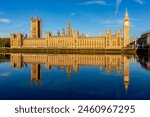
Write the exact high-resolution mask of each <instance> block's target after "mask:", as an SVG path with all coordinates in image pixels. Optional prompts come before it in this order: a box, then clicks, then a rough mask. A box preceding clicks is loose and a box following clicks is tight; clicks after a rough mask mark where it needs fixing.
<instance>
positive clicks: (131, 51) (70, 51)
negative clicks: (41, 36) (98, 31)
mask: <svg viewBox="0 0 150 117" xmlns="http://www.w3.org/2000/svg"><path fill="white" fill-rule="evenodd" d="M136 52H137V50H136V49H130V48H123V49H58V48H57V49H56V48H55V49H49V48H48V49H47V48H20V49H11V48H0V53H55V54H136Z"/></svg>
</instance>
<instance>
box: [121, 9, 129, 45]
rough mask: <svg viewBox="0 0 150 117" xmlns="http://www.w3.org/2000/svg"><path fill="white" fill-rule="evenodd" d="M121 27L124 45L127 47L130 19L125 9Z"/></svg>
mask: <svg viewBox="0 0 150 117" xmlns="http://www.w3.org/2000/svg"><path fill="white" fill-rule="evenodd" d="M123 28H124V47H127V45H128V44H129V43H130V19H129V15H128V10H127V9H126V14H125V18H124V21H123Z"/></svg>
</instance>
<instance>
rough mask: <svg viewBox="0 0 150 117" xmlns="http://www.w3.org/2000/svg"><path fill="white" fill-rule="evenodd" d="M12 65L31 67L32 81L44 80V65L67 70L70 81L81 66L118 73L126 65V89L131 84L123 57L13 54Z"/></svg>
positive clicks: (127, 67)
mask: <svg viewBox="0 0 150 117" xmlns="http://www.w3.org/2000/svg"><path fill="white" fill-rule="evenodd" d="M10 64H11V67H12V68H15V67H16V68H22V67H23V66H24V64H30V65H31V80H32V81H39V80H42V64H45V67H46V68H47V69H48V70H50V69H51V67H52V66H56V67H58V68H62V72H63V71H64V70H65V71H66V73H67V75H68V79H70V77H71V73H72V71H73V70H74V72H78V71H79V67H80V66H87V65H88V66H99V68H100V71H101V70H102V68H103V67H105V70H106V72H107V73H110V72H111V70H112V69H115V70H116V72H117V73H121V72H122V65H124V69H123V70H124V84H125V89H126V90H127V89H128V85H129V82H130V73H129V59H128V58H127V57H126V56H122V55H73V54H66V55H47V54H32V55H31V54H11V58H10Z"/></svg>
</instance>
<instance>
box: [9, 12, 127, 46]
mask: <svg viewBox="0 0 150 117" xmlns="http://www.w3.org/2000/svg"><path fill="white" fill-rule="evenodd" d="M123 28H124V30H123V35H124V37H123V38H122V31H121V30H118V31H116V34H115V35H113V34H112V32H111V31H106V34H105V36H103V34H102V33H101V34H100V36H97V37H89V36H85V35H80V34H79V31H74V33H73V34H72V29H71V25H70V22H68V26H67V30H66V34H65V32H64V31H63V33H62V35H61V34H60V32H58V33H57V36H53V35H52V33H51V32H47V33H46V37H45V38H44V39H43V38H42V20H38V17H36V18H35V19H33V18H31V37H25V36H24V35H23V34H21V33H20V34H11V35H10V40H11V41H10V42H11V48H66V49H67V48H68V49H121V48H123V47H126V46H127V45H128V44H129V40H130V19H129V16H128V12H127V11H126V14H125V18H124V20H123Z"/></svg>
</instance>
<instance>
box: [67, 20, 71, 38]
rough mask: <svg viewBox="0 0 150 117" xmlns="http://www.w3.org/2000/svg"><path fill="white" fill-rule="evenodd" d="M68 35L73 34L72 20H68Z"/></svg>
mask: <svg viewBox="0 0 150 117" xmlns="http://www.w3.org/2000/svg"><path fill="white" fill-rule="evenodd" d="M67 36H68V37H71V36H72V29H71V25H70V21H68V26H67Z"/></svg>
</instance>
